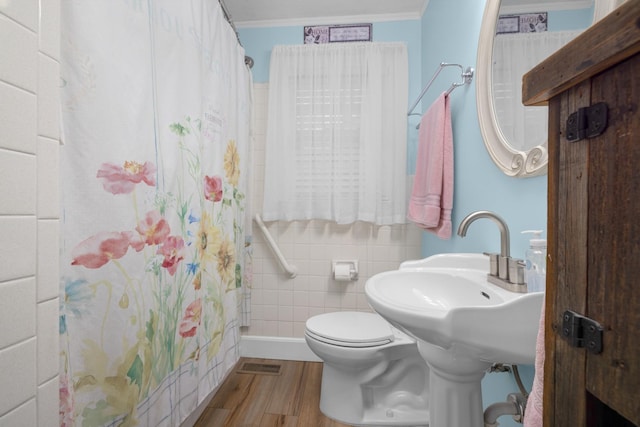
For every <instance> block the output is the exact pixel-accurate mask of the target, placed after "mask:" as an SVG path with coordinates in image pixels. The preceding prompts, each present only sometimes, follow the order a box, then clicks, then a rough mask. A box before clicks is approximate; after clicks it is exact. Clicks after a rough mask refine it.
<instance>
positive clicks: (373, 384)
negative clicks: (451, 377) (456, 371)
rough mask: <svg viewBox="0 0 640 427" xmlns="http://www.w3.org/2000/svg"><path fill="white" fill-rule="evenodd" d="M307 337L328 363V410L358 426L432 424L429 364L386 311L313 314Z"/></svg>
mask: <svg viewBox="0 0 640 427" xmlns="http://www.w3.org/2000/svg"><path fill="white" fill-rule="evenodd" d="M305 340H306V342H307V345H308V346H309V348H310V349H311V351H313V353H315V354H316V356H318V357H319V358H320V359H322V361H323V362H324V366H323V370H322V386H321V393H320V410H321V411H322V413H323V414H324V415H326V416H327V417H329V418H332V419H334V420H336V421H340V422H341V423H345V424H351V425H354V426H426V425H428V420H429V368H428V367H427V365H426V363H425V361H424V359H423V358H422V357H421V356H420V354H419V353H418V347H417V345H416V342H415V340H414V339H412V338H411V337H409V336H408V335H406V334H405V333H403V332H402V331H400V330H398V329H396V328H395V327H393V326H391V325H390V324H389V323H388V322H387V321H386V320H384V319H383V318H382V317H380V315H378V314H375V313H365V312H346V311H345V312H335V313H324V314H320V315H317V316H313V317H311V318H310V319H308V320H307V322H306V329H305Z"/></svg>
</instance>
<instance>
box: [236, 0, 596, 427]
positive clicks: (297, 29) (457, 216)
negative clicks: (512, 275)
mask: <svg viewBox="0 0 640 427" xmlns="http://www.w3.org/2000/svg"><path fill="white" fill-rule="evenodd" d="M484 4H485V2H483V1H478V0H457V1H456V2H455V7H453V5H452V2H451V1H448V0H429V3H428V7H427V9H426V11H425V13H424V15H423V17H422V19H421V20H407V21H395V22H381V23H374V24H373V39H374V41H402V42H405V43H406V44H407V48H408V53H409V103H410V104H412V103H413V102H414V100H415V99H416V98H417V97H418V95H419V94H420V91H421V90H422V88H423V86H424V85H425V84H426V83H427V82H428V81H429V80H430V78H431V76H432V75H433V73H434V71H435V70H436V69H437V67H438V64H439V63H440V62H453V63H459V64H463V65H464V66H471V67H474V68H475V67H476V55H477V44H478V38H479V34H480V26H481V23H482V14H483V12H484ZM576 16H577V18H576ZM590 16H591V11H590V10H586V11H580V12H579V13H578V14H577V15H576V14H575V13H571V14H567V13H565V12H551V13H550V14H549V29H550V30H553V31H555V30H562V29H575V28H580V27H584V26H586V25H588V22H589V21H590ZM576 19H577V20H578V21H580V20H582V21H581V23H576V22H578V21H576ZM239 35H240V40H241V41H242V43H243V45H244V47H245V49H246V54H247V55H249V56H251V57H253V59H254V61H255V65H254V68H253V70H252V71H253V78H254V81H255V82H257V83H261V82H268V80H269V58H270V55H271V49H272V48H273V46H274V45H277V44H301V43H302V38H303V28H302V27H301V26H288V27H269V28H240V29H239ZM457 70H458V69H457V68H447V69H445V70H443V72H442V73H441V74H440V75H439V76H438V78H437V79H436V81H435V82H434V84H433V86H432V87H431V89H430V90H429V91H428V92H427V93H426V95H425V96H424V98H423V101H422V103H421V105H418V107H416V109H415V111H416V112H418V113H422V112H424V111H425V110H426V108H427V107H428V106H429V105H430V104H431V103H432V102H433V100H434V99H435V97H436V96H437V95H438V94H439V93H441V92H443V91H445V90H446V89H448V88H449V86H450V85H451V83H452V82H453V81H459V80H460V74H459V73H458V71H457ZM475 90H476V88H475V82H473V83H472V84H471V85H468V86H464V87H460V88H458V89H456V90H455V91H454V92H452V94H451V114H452V126H453V135H454V150H455V191H454V210H453V223H454V228H457V226H458V224H459V223H460V220H462V218H463V217H464V216H466V215H467V214H468V213H470V212H472V211H475V210H491V211H494V212H496V213H498V214H499V215H500V216H502V217H503V218H504V219H505V220H506V221H507V224H508V225H509V227H510V230H511V253H512V255H513V256H515V257H523V256H524V252H525V250H526V248H527V246H528V237H527V236H523V235H520V231H522V230H528V229H542V230H545V231H546V228H547V224H546V215H547V178H546V176H542V177H535V178H526V179H522V178H510V177H507V176H506V175H504V174H503V173H502V172H501V171H500V170H499V169H498V168H497V166H495V165H494V163H493V162H492V160H491V158H490V157H489V154H488V153H487V151H486V149H485V146H484V143H483V141H482V136H481V134H480V128H479V125H478V117H477V112H476V93H475ZM418 121H419V117H418V116H412V117H409V119H408V150H409V156H408V157H409V170H410V172H412V171H413V170H414V168H415V166H414V163H415V149H416V144H417V130H416V129H415V125H416V124H417V123H418ZM499 237H500V236H499V232H498V229H497V227H496V226H495V225H494V224H493V223H492V222H489V221H487V220H482V221H480V222H478V223H476V224H473V225H472V226H471V227H470V228H469V231H468V233H467V237H465V238H460V237H458V236H457V235H454V236H453V237H452V238H451V240H440V239H438V238H437V237H435V236H433V235H431V234H429V233H423V247H422V253H423V255H424V256H425V257H426V256H429V255H432V254H436V253H441V252H483V251H492V252H497V251H499V249H500V248H499V246H500V238H499ZM521 374H522V377H523V381H524V383H525V386H526V387H527V388H528V389H530V388H531V383H532V381H533V367H532V366H524V367H521ZM482 387H483V400H484V402H485V406H488V405H489V404H491V403H493V402H497V401H504V400H505V398H506V396H507V394H509V393H512V392H516V391H517V386H516V383H515V381H514V379H513V376H512V375H511V374H508V373H502V374H498V373H493V374H488V375H487V376H486V377H485V379H484V380H483V383H482ZM499 421H500V424H501V425H502V426H505V427H509V426H511V427H515V426H517V425H518V424H516V423H515V422H513V421H512V420H511V418H510V417H501V418H500V420H499Z"/></svg>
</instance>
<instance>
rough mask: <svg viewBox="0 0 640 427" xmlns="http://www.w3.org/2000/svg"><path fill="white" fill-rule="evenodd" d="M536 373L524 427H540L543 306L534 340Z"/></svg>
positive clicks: (542, 378)
mask: <svg viewBox="0 0 640 427" xmlns="http://www.w3.org/2000/svg"><path fill="white" fill-rule="evenodd" d="M535 363H536V372H535V374H534V377H533V387H531V394H529V399H528V400H527V410H526V411H525V413H524V427H542V389H543V388H544V304H542V314H540V326H538V338H537V339H536V362H535Z"/></svg>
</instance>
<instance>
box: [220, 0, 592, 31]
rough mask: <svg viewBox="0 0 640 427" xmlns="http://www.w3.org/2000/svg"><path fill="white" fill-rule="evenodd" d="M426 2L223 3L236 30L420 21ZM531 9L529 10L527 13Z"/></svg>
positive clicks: (565, 1)
mask: <svg viewBox="0 0 640 427" xmlns="http://www.w3.org/2000/svg"><path fill="white" fill-rule="evenodd" d="M428 2H429V0H223V1H222V3H224V6H225V7H226V9H227V11H228V12H229V14H230V15H231V20H232V21H233V23H234V24H235V25H236V27H261V26H285V25H329V24H346V23H369V22H379V21H397V20H405V19H420V18H421V17H422V14H423V13H424V11H425V9H426V7H427V3H428ZM592 2H593V0H503V6H505V5H506V6H508V7H509V6H511V8H512V9H517V10H519V11H520V12H530V11H536V12H540V11H544V10H553V9H574V8H581V7H588V6H589V4H592ZM529 9H531V10H529Z"/></svg>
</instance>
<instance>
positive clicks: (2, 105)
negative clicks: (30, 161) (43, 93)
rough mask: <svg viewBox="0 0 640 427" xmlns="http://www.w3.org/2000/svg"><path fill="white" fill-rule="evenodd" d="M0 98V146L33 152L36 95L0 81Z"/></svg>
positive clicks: (34, 150)
mask: <svg viewBox="0 0 640 427" xmlns="http://www.w3.org/2000/svg"><path fill="white" fill-rule="evenodd" d="M0 99H1V100H2V102H0V129H2V134H1V135H0V148H6V149H9V150H16V151H22V152H25V153H32V154H35V152H36V135H37V130H36V126H37V115H36V112H37V105H36V96H35V95H34V94H33V93H30V92H27V91H25V90H23V89H19V88H17V87H15V86H11V85H9V84H7V83H4V82H1V81H0Z"/></svg>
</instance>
